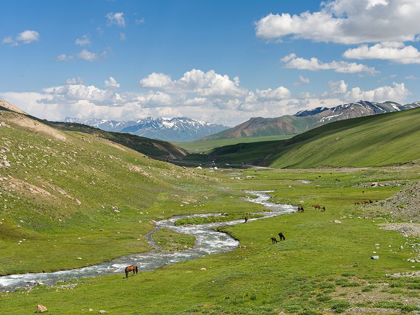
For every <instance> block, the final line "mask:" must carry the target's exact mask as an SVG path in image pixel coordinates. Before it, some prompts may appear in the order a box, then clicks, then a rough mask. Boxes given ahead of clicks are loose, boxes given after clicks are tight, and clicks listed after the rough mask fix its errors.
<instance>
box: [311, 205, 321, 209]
mask: <svg viewBox="0 0 420 315" xmlns="http://www.w3.org/2000/svg"><path fill="white" fill-rule="evenodd" d="M312 207H314V210H316V209H319V210H321V206H320V205H312Z"/></svg>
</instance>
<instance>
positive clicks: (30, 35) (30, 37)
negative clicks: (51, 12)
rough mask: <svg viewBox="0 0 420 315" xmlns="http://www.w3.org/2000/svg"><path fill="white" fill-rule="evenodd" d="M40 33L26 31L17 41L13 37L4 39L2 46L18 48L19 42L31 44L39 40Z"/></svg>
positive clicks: (19, 35)
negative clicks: (7, 45)
mask: <svg viewBox="0 0 420 315" xmlns="http://www.w3.org/2000/svg"><path fill="white" fill-rule="evenodd" d="M39 37H40V36H39V33H38V32H37V31H30V30H26V31H23V32H22V33H20V34H18V35H17V36H16V38H15V39H13V37H12V36H8V37H5V38H3V40H2V44H10V46H11V47H13V46H18V45H19V42H22V43H24V44H29V43H32V42H36V41H38V40H39Z"/></svg>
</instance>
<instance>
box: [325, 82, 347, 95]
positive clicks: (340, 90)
mask: <svg viewBox="0 0 420 315" xmlns="http://www.w3.org/2000/svg"><path fill="white" fill-rule="evenodd" d="M328 85H329V87H330V89H331V94H333V95H336V94H344V93H346V92H347V87H348V85H347V84H346V82H344V80H340V81H337V82H333V81H329V82H328Z"/></svg>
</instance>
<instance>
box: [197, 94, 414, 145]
mask: <svg viewBox="0 0 420 315" xmlns="http://www.w3.org/2000/svg"><path fill="white" fill-rule="evenodd" d="M416 107H420V102H416V103H412V104H406V105H401V104H398V103H395V102H383V103H373V102H367V101H359V102H356V103H350V104H344V105H339V106H336V107H332V108H327V107H317V108H315V109H312V110H305V111H300V112H297V113H296V114H294V115H285V116H281V117H277V118H262V117H257V118H251V119H250V120H248V121H246V122H244V123H242V124H240V125H238V126H236V127H233V128H231V129H227V130H224V131H222V132H219V133H217V134H214V135H211V136H207V137H204V138H202V139H200V140H201V141H208V140H220V139H231V138H248V137H262V136H273V135H294V134H299V133H302V132H305V131H308V130H310V129H313V128H315V127H318V126H321V125H324V124H326V123H330V122H334V121H338V120H345V119H349V118H356V117H364V116H371V115H376V114H384V113H390V112H398V111H402V110H406V109H411V108H416Z"/></svg>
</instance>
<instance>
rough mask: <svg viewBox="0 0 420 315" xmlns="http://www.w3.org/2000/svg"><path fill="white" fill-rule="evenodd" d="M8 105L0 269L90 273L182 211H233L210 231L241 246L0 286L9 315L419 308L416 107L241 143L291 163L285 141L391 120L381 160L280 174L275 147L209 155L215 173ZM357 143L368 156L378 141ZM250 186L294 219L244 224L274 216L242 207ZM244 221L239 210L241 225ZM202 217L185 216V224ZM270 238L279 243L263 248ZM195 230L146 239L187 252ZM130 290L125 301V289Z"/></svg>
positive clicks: (144, 246) (136, 251) (136, 252)
mask: <svg viewBox="0 0 420 315" xmlns="http://www.w3.org/2000/svg"><path fill="white" fill-rule="evenodd" d="M11 109H12V110H11ZM11 109H10V108H9V109H8V110H2V111H0V114H1V115H0V123H1V127H0V138H1V140H2V144H1V147H0V150H1V153H0V154H1V161H2V162H1V168H0V174H1V176H0V178H1V186H0V187H1V196H0V201H1V204H0V209H1V210H0V223H1V224H0V233H1V234H0V235H1V239H0V248H1V252H2V255H1V257H0V273H1V275H2V276H5V275H13V274H25V273H41V274H44V273H45V274H47V273H51V272H57V271H60V270H68V269H76V268H83V267H89V266H91V267H93V266H95V265H97V264H100V263H103V262H112V261H113V260H114V259H117V258H118V257H122V256H127V255H128V257H130V255H132V257H137V256H138V257H140V256H141V255H142V254H145V253H148V252H151V251H152V253H153V250H155V249H154V246H152V245H151V244H150V243H149V242H148V239H147V238H146V236H147V234H149V233H151V232H152V231H154V230H155V228H156V226H157V225H159V223H158V222H160V221H162V220H175V219H171V218H174V217H175V216H178V215H203V214H206V215H208V214H210V215H211V216H210V217H208V218H207V219H206V218H204V219H205V220H208V221H209V222H210V221H211V220H213V218H216V217H217V216H220V214H222V215H223V216H225V217H227V218H228V217H231V218H236V220H238V224H233V225H224V224H223V222H220V223H213V224H214V225H215V227H214V228H215V229H217V230H218V231H221V232H223V233H227V234H228V235H230V236H231V237H233V239H235V240H237V242H239V244H238V247H236V245H235V247H234V248H233V250H231V251H228V252H219V253H210V252H209V253H208V254H210V255H205V256H202V257H198V258H196V259H193V260H185V261H179V262H177V263H175V264H163V265H162V266H160V267H158V268H156V269H153V270H151V269H148V268H146V265H142V262H141V261H137V263H138V264H139V267H140V272H139V274H137V275H134V276H133V275H130V276H129V277H128V278H126V277H125V274H124V273H123V271H122V269H121V268H123V267H124V263H126V264H127V265H128V264H132V263H136V260H135V259H133V260H132V261H131V262H129V261H124V263H122V264H121V266H120V265H119V266H118V268H115V270H114V272H110V273H108V274H107V275H101V276H96V277H87V278H76V279H70V280H69V279H66V280H65V279H56V280H57V282H56V283H55V284H52V285H51V286H50V285H44V284H42V279H41V281H39V282H40V283H39V285H36V286H33V283H32V285H29V286H24V287H23V288H22V289H18V290H14V291H10V290H5V292H2V293H0V299H1V311H2V312H4V313H5V314H23V313H28V312H34V311H35V310H36V305H37V304H42V305H44V306H46V307H47V308H48V312H50V313H53V314H74V313H81V314H84V313H89V312H91V311H90V310H92V311H93V312H94V313H97V312H99V311H100V310H105V311H106V312H107V313H110V314H122V313H124V314H162V313H164V314H206V313H207V314H215V313H222V314H279V313H283V314H336V313H349V314H372V313H384V314H387V313H395V312H397V313H401V312H402V313H410V312H412V313H414V312H417V311H418V305H419V304H420V291H419V286H418V278H417V273H418V272H420V270H419V268H420V265H418V264H419V262H420V257H419V254H418V253H419V252H418V250H419V249H418V242H419V233H418V232H417V231H418V224H419V222H418V220H419V217H418V205H419V203H420V197H419V196H420V195H419V193H418V182H419V180H420V167H419V165H418V163H417V159H418V158H419V157H418V156H417V150H415V149H414V150H413V149H412V148H413V147H414V148H415V146H412V145H411V143H413V141H414V140H413V139H415V137H416V135H417V127H416V125H415V124H414V122H415V121H417V120H416V118H415V117H417V116H416V115H417V113H418V110H417V109H413V110H411V111H412V112H410V111H404V112H400V113H393V114H387V115H380V116H370V117H364V118H358V119H356V120H347V121H343V122H337V123H333V124H329V125H326V126H323V127H321V128H318V129H314V130H312V131H310V132H309V133H303V134H301V135H299V136H297V137H294V138H292V139H289V140H281V142H280V143H279V142H277V141H275V140H272V141H270V142H263V141H262V142H256V143H249V144H246V145H247V146H248V148H250V149H249V150H250V151H249V152H248V153H246V154H247V155H248V156H252V157H254V156H255V157H258V156H266V154H269V153H270V150H272V149H273V148H274V149H275V148H276V147H279V148H280V149H281V148H286V149H287V150H288V151H285V152H286V153H284V156H285V157H287V154H291V153H290V152H292V153H293V152H295V151H296V150H297V149H296V147H294V149H293V150H289V149H288V147H289V146H291V147H293V146H296V145H298V146H302V148H305V146H315V147H319V146H320V144H318V143H317V141H324V140H322V139H324V137H332V138H333V139H336V138H337V137H340V139H341V138H343V139H347V142H345V146H346V147H348V148H352V147H353V148H354V151H355V152H359V151H360V148H359V143H358V142H357V141H355V140H352V139H353V138H352V136H351V134H350V135H347V134H341V133H346V132H349V131H348V130H353V132H355V133H356V134H358V135H360V134H361V133H362V134H363V132H366V135H368V134H376V133H375V132H372V130H376V129H375V128H377V127H376V125H380V126H386V125H387V126H388V125H389V126H395V128H394V129H392V128H387V129H386V130H388V131H389V132H390V133H392V134H393V135H395V138H396V139H398V141H396V140H394V142H393V141H391V142H390V144H388V145H387V148H388V151H387V152H395V154H389V155H388V156H387V159H377V158H376V157H375V155H374V154H369V155H366V157H370V158H367V159H356V160H357V161H358V162H357V164H346V163H344V162H340V158H339V157H340V155H336V156H335V158H334V159H335V160H336V161H337V163H339V164H337V165H334V166H333V167H331V166H330V165H329V164H330V163H325V164H317V163H318V162H317V160H316V159H315V160H312V159H311V158H309V157H306V159H303V160H305V161H306V163H307V164H305V165H302V166H299V165H298V164H296V165H292V167H288V168H279V167H278V166H277V164H276V163H279V162H281V163H289V162H282V161H288V160H287V159H285V158H284V157H281V156H280V157H279V158H278V159H275V160H274V161H276V162H275V163H273V164H271V165H270V167H265V168H255V167H249V168H232V167H230V166H229V165H226V163H228V164H229V163H231V162H232V161H233V162H235V161H238V162H239V161H240V159H241V158H243V156H242V157H241V152H242V153H244V151H243V148H242V151H238V152H237V153H236V154H237V155H236V154H235V153H234V151H231V152H232V153H231V155H230V156H226V160H221V161H220V162H219V161H218V160H216V161H217V162H218V163H219V164H217V165H218V167H217V168H216V167H213V166H205V165H203V166H202V167H200V168H197V167H185V166H184V167H180V166H175V165H173V164H170V163H167V162H165V161H161V160H159V159H153V158H150V157H148V156H147V155H146V154H145V153H143V152H142V151H141V150H139V149H138V150H136V148H140V147H141V143H142V141H149V140H147V139H144V140H143V139H142V138H133V140H135V141H136V142H135V143H137V144H136V145H132V146H130V147H128V146H125V145H124V142H123V141H122V140H118V139H120V138H118V137H119V136H118V135H115V137H116V138H114V139H117V140H118V141H116V140H114V141H115V142H114V141H112V140H113V139H112V138H110V136H108V135H105V134H102V133H96V132H92V130H94V129H89V128H87V129H86V128H85V127H82V126H78V125H57V124H54V123H44V122H43V121H40V120H37V119H34V118H32V117H30V116H27V115H24V114H21V113H18V112H16V111H14V110H13V108H11ZM407 117H410V118H411V119H412V120H413V125H410V124H409V121H410V119H408V118H407ZM402 126H406V127H405V129H404V128H403V127H402ZM399 131H400V132H401V134H399V133H398V132H399ZM133 137H135V136H133ZM378 137H379V138H385V136H383V135H378ZM362 138H363V139H365V140H364V141H365V142H364V143H365V146H367V147H368V144H369V143H370V144H369V145H371V146H372V148H376V149H375V150H378V151H379V149H378V147H375V145H377V142H375V141H373V140H370V138H369V137H368V136H364V137H362ZM320 139H321V140H320ZM357 139H361V137H358V138H357ZM336 141H337V140H336ZM370 141H372V142H370ZM131 143H132V142H131ZM148 143H152V142H148ZM393 143H395V144H397V146H395V149H394V147H393V146H392V145H393ZM269 144H270V145H269ZM281 144H282V145H281ZM149 145H150V144H149ZM271 145H273V146H271ZM323 145H325V144H323ZM234 146H235V145H234ZM236 146H238V144H237V145H236ZM163 148H165V146H163V145H162V146H160V149H161V150H162V149H163ZM168 148H169V147H168ZM396 148H398V150H399V151H398V154H397V151H394V150H397V149H396ZM251 149H252V150H251ZM331 149H333V147H331ZM218 150H221V151H219V152H223V150H227V151H226V152H229V150H230V149H229V147H225V148H223V147H222V148H220V149H218ZM300 150H303V151H301V152H303V153H300V155H299V156H301V157H302V158H303V157H304V156H305V153H304V152H305V150H304V149H300ZM311 150H312V152H313V149H311ZM245 152H246V151H245ZM322 152H324V151H321V153H322ZM331 152H335V151H334V150H331ZM402 152H404V154H402ZM400 153H401V154H400ZM378 156H379V153H378ZM157 158H158V157H157ZM187 158H188V156H187ZM232 158H234V159H235V160H232ZM183 159H185V158H183ZM253 159H254V158H253ZM293 159H294V161H295V162H298V161H299V159H298V158H296V157H294V158H293ZM343 161H344V160H343ZM381 161H384V162H381ZM300 163H302V162H300ZM310 163H312V164H310ZM381 164H382V165H381ZM250 190H252V191H270V193H269V194H270V196H271V199H270V202H273V203H275V204H280V205H282V204H284V205H291V206H292V209H297V207H298V206H300V207H303V208H304V212H295V211H293V212H292V213H286V214H283V215H280V216H275V217H271V218H268V219H264V220H257V219H254V218H253V217H252V214H253V213H258V212H267V213H268V214H270V213H271V212H270V211H271V210H269V209H264V207H263V206H262V205H260V204H257V203H252V202H249V201H250V200H251V201H252V200H253V199H254V198H255V197H253V196H252V195H251V194H250V193H249V191H250ZM313 205H320V207H325V208H326V210H325V211H320V210H316V209H315V208H314V207H313ZM213 215H214V216H216V217H214V216H213ZM244 216H249V218H250V219H249V220H248V222H247V223H244V221H243V218H244ZM199 221H200V220H197V221H194V220H192V221H190V222H184V223H183V224H185V223H188V224H192V225H191V226H190V227H191V228H194V227H195V224H199ZM221 221H223V220H221ZM201 223H202V222H201ZM175 225H176V223H175ZM187 227H188V225H187ZM279 232H282V233H283V234H284V235H285V237H286V240H285V241H279V242H277V243H273V242H272V241H271V240H270V239H271V238H272V237H275V238H277V240H278V237H277V234H278V233H279ZM197 239H198V238H196V239H195V240H194V239H191V238H189V237H188V236H187V235H185V234H183V233H182V230H176V231H169V230H166V229H162V230H161V232H158V233H157V234H156V235H155V236H154V241H155V243H156V244H158V245H159V246H163V247H162V249H160V251H161V253H162V254H167V255H168V257H171V255H173V257H175V256H183V255H184V254H185V253H187V252H188V250H189V249H190V248H192V247H193V246H194V242H197ZM221 246H223V245H221ZM169 259H171V258H169ZM111 264H113V263H111ZM0 279H1V278H0ZM32 281H35V280H32ZM54 282H55V281H54ZM133 292H135V294H134V298H132V299H130V298H127V296H132V295H133Z"/></svg>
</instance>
